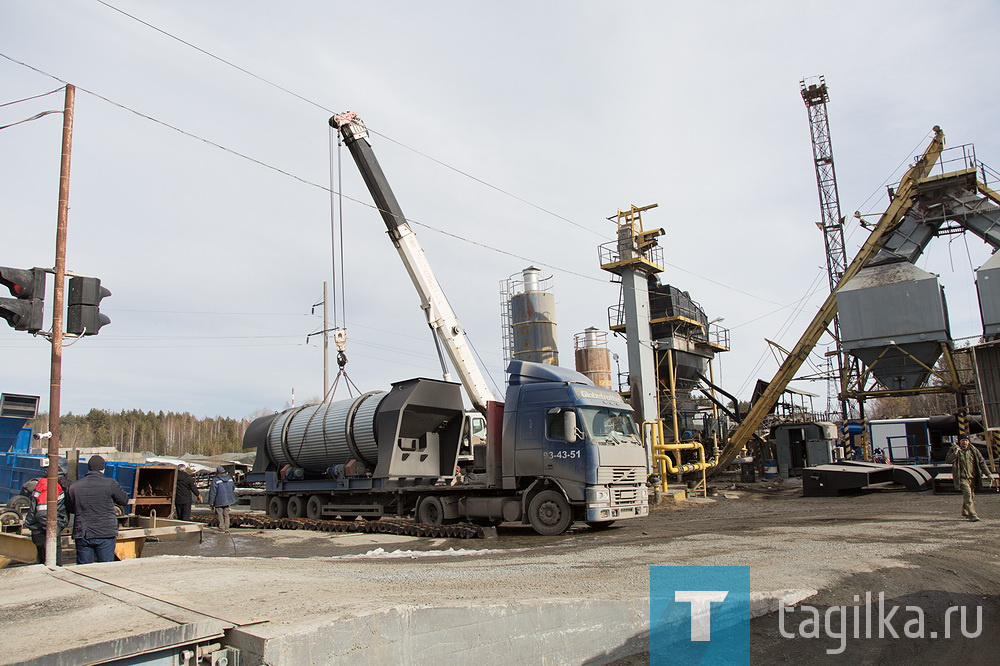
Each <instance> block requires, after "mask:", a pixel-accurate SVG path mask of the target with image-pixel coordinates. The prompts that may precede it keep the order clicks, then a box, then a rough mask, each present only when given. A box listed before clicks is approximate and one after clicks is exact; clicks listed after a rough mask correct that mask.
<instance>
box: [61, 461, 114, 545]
mask: <svg viewBox="0 0 1000 666" xmlns="http://www.w3.org/2000/svg"><path fill="white" fill-rule="evenodd" d="M87 469H88V470H90V471H88V472H87V475H86V476H85V477H83V478H82V479H80V480H79V481H76V482H75V483H74V484H73V485H72V486H70V489H69V495H68V501H67V508H68V509H69V512H70V513H72V514H73V515H74V516H76V519H75V521H74V523H73V541H74V542H76V563H77V564H90V563H92V562H113V561H114V559H115V540H116V539H117V537H118V517H117V516H116V515H115V505H116V504H117V505H118V506H120V507H124V506H126V505H127V504H128V497H126V495H125V491H123V490H122V488H121V486H119V485H118V482H117V481H115V480H114V479H112V478H110V477H107V476H104V458H102V457H101V456H91V458H90V460H88V461H87Z"/></svg>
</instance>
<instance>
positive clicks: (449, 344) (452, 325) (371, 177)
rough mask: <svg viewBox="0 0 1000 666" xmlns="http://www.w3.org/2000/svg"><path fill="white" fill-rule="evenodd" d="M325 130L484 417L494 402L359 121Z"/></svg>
mask: <svg viewBox="0 0 1000 666" xmlns="http://www.w3.org/2000/svg"><path fill="white" fill-rule="evenodd" d="M330 126H331V127H333V128H335V129H337V130H338V131H339V132H340V134H341V136H343V137H344V143H345V144H346V145H347V148H348V150H350V151H351V156H352V157H353V158H354V162H355V163H356V164H357V166H358V170H359V171H360V172H361V177H362V178H363V179H364V181H365V185H366V186H367V187H368V191H369V192H370V193H371V195H372V199H373V200H374V201H375V206H376V207H377V208H378V211H379V214H380V215H381V216H382V220H383V221H384V222H385V226H386V229H387V230H388V233H389V238H390V239H392V243H393V245H395V246H396V250H397V252H399V258H400V259H402V261H403V265H404V266H405V267H406V272H407V273H408V274H409V276H410V280H411V281H412V282H413V286H414V287H415V288H416V290H417V294H419V296H420V307H421V308H422V309H423V311H424V314H425V315H426V317H427V324H428V325H429V326H430V327H431V330H433V331H434V333H435V334H436V335H437V337H438V340H440V342H441V344H442V345H443V346H444V348H445V351H446V353H447V354H448V358H449V360H450V361H451V364H452V366H453V367H454V368H455V372H457V373H458V376H459V379H460V380H461V382H462V386H463V387H464V388H465V391H466V393H467V394H468V395H469V400H471V401H472V406H473V407H475V408H476V409H477V410H478V411H480V412H482V413H483V414H484V415H485V414H486V406H487V404H488V403H490V402H496V401H497V400H496V398H495V397H494V396H493V393H492V392H491V391H490V389H489V387H488V385H487V384H486V379H485V377H484V376H483V373H482V371H480V369H479V366H478V365H477V364H476V361H475V359H474V358H473V355H472V348H471V345H470V344H469V339H468V337H467V336H466V334H465V329H463V328H462V326H461V324H460V322H459V321H458V317H457V316H456V315H455V313H454V312H453V311H452V309H451V305H449V303H448V299H447V298H446V297H445V294H444V291H443V290H442V289H441V285H440V284H439V283H438V281H437V277H435V275H434V271H432V270H431V266H430V264H429V263H428V261H427V257H426V256H425V254H424V249H423V247H421V245H420V241H419V240H417V235H416V233H415V232H414V231H413V229H411V228H410V224H409V222H408V221H407V219H406V216H404V215H403V210H402V209H401V208H400V206H399V203H398V202H397V201H396V196H395V195H394V194H393V193H392V188H391V187H389V182H388V181H387V180H386V178H385V174H384V173H382V167H381V166H379V163H378V160H377V159H376V158H375V153H374V152H372V147H371V140H370V139H369V137H368V129H367V128H366V127H365V124H364V122H363V121H362V120H361V119H360V118H358V116H357V114H356V113H354V112H349V113H339V114H337V115H335V116H333V117H332V118H330Z"/></svg>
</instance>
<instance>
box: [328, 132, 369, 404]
mask: <svg viewBox="0 0 1000 666" xmlns="http://www.w3.org/2000/svg"><path fill="white" fill-rule="evenodd" d="M330 132H331V134H330V260H331V269H332V274H333V289H332V292H333V303H332V305H333V329H325V330H324V331H323V334H324V335H329V334H330V333H333V343H334V345H335V346H336V348H337V376H336V377H335V378H334V380H333V383H332V384H331V385H330V387H329V388H327V389H326V395H325V396H323V402H325V403H327V410H329V408H330V403H331V401H332V400H333V396H334V395H335V394H336V393H337V388H338V387H339V386H340V380H341V378H343V379H344V385H345V386H346V387H347V394H348V396H350V397H351V398H353V397H354V391H357V392H358V395H361V393H362V391H361V389H359V388H358V386H357V384H355V383H354V381H353V380H352V379H351V378H350V377H349V376H348V375H347V354H346V350H347V291H346V286H345V282H346V279H345V271H344V194H343V192H344V188H343V169H342V166H341V165H342V160H341V155H342V152H343V145H344V144H343V141H342V140H341V137H340V132H338V131H337V130H335V129H333V128H330ZM334 134H336V141H337V143H336V150H334ZM334 175H336V186H335V184H334ZM338 278H339V279H338ZM338 288H339V290H340V298H339V300H338V298H337V290H338ZM324 325H326V322H324Z"/></svg>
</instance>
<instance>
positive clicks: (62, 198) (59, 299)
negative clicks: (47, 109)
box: [45, 83, 77, 567]
mask: <svg viewBox="0 0 1000 666" xmlns="http://www.w3.org/2000/svg"><path fill="white" fill-rule="evenodd" d="M75 101H76V88H75V87H74V86H72V85H70V84H68V83H67V84H66V105H65V109H64V110H63V133H62V161H61V163H60V165H59V212H58V216H57V223H56V266H55V269H56V279H55V285H54V289H53V296H52V338H51V342H52V366H51V371H50V375H49V377H50V379H49V432H50V433H51V434H52V436H51V437H50V438H49V470H48V490H47V497H48V506H47V511H48V515H47V517H46V525H45V566H47V567H54V566H56V557H57V556H58V554H59V523H58V519H59V505H58V499H59V494H58V493H57V492H54V491H55V488H56V487H57V485H58V483H59V412H60V409H61V406H60V404H59V403H60V390H61V387H62V340H63V310H64V308H63V302H64V296H65V294H64V290H63V284H64V283H65V281H66V226H67V220H68V218H69V165H70V154H71V153H72V147H73V105H74V102H75ZM72 462H73V463H77V461H75V460H74V461H72Z"/></svg>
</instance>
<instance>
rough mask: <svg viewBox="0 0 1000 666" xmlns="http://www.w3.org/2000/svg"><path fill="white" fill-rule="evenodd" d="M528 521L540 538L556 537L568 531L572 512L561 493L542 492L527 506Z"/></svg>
mask: <svg viewBox="0 0 1000 666" xmlns="http://www.w3.org/2000/svg"><path fill="white" fill-rule="evenodd" d="M528 521H529V522H530V523H531V526H532V527H533V528H534V529H535V531H536V532H538V533H539V534H541V535H542V536H556V535H558V534H562V533H563V532H565V531H566V530H567V529H569V526H570V524H571V523H572V522H573V512H572V510H571V509H570V506H569V502H567V501H566V498H565V497H563V494H562V493H560V492H558V491H555V490H543V491H542V492H540V493H538V494H537V495H535V497H534V499H532V500H531V504H529V505H528Z"/></svg>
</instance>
